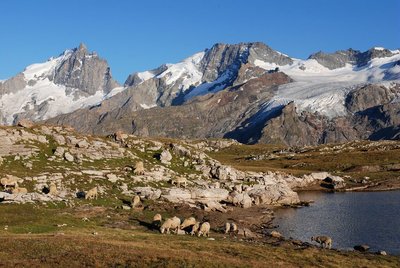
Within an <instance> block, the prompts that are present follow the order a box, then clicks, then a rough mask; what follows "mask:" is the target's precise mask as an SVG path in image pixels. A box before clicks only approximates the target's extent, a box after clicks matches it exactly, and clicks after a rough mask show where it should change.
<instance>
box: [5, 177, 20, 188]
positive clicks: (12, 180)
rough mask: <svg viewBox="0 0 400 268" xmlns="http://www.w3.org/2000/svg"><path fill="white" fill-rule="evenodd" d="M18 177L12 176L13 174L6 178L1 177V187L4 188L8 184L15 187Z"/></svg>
mask: <svg viewBox="0 0 400 268" xmlns="http://www.w3.org/2000/svg"><path fill="white" fill-rule="evenodd" d="M19 180H20V179H19V178H17V177H14V176H12V177H11V176H10V177H8V178H2V179H1V180H0V183H1V185H3V187H4V189H7V187H8V186H12V187H14V188H17V187H18V181H19Z"/></svg>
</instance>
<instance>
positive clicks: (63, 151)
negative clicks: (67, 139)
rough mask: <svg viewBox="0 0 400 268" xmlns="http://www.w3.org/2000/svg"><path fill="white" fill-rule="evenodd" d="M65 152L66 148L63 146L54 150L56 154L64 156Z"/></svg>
mask: <svg viewBox="0 0 400 268" xmlns="http://www.w3.org/2000/svg"><path fill="white" fill-rule="evenodd" d="M64 153H65V149H64V148H63V147H57V148H56V150H55V151H54V156H57V157H62V156H63V155H64Z"/></svg>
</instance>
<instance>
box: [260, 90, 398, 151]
mask: <svg viewBox="0 0 400 268" xmlns="http://www.w3.org/2000/svg"><path fill="white" fill-rule="evenodd" d="M398 96H400V86H399V85H397V86H396V87H393V88H385V87H383V86H377V85H368V86H363V87H361V88H359V89H357V90H355V91H353V92H350V93H349V95H348V96H347V98H346V107H347V109H349V111H350V112H351V113H350V114H349V116H346V117H337V118H334V119H328V118H326V117H324V116H321V115H318V114H315V113H310V112H306V111H303V112H300V113H299V112H297V111H296V107H295V105H294V103H290V104H288V105H287V106H285V108H283V109H282V111H281V113H280V114H279V115H278V116H276V117H275V118H273V119H271V120H269V121H268V122H267V123H266V125H265V127H264V129H263V131H262V136H261V138H260V139H259V140H258V142H260V143H283V144H287V145H291V146H303V145H317V144H321V143H337V142H347V141H351V140H358V139H371V140H381V139H400V128H399V126H400V103H399V102H393V100H395V99H396V98H397V97H398Z"/></svg>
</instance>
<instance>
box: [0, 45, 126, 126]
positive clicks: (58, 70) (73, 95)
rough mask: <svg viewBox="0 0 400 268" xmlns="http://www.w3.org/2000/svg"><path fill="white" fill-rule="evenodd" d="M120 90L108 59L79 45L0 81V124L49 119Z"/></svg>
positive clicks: (92, 103) (100, 99) (90, 103)
mask: <svg viewBox="0 0 400 268" xmlns="http://www.w3.org/2000/svg"><path fill="white" fill-rule="evenodd" d="M119 90H121V87H119V85H118V83H117V82H115V81H114V80H113V79H112V77H111V73H110V69H109V67H108V65H107V62H106V61H105V60H103V59H100V58H99V57H98V56H97V54H96V53H89V52H88V51H87V49H86V47H85V46H84V45H83V44H81V45H80V46H79V47H78V48H75V49H73V50H66V51H65V52H64V53H62V54H61V55H60V56H58V57H56V58H50V59H49V60H48V61H46V62H44V63H37V64H32V65H30V66H28V67H26V68H25V70H24V71H23V72H21V73H20V74H18V75H17V76H15V77H12V78H11V79H8V80H5V81H3V82H0V124H8V125H10V124H14V123H16V122H17V121H18V120H19V119H21V118H29V119H31V120H34V121H38V120H45V119H48V118H52V117H54V116H57V115H59V114H64V113H69V112H73V111H75V110H77V109H80V108H83V107H88V106H91V105H94V104H97V103H99V102H101V101H102V100H103V99H105V98H106V97H109V96H111V95H113V94H114V93H115V92H118V91H119Z"/></svg>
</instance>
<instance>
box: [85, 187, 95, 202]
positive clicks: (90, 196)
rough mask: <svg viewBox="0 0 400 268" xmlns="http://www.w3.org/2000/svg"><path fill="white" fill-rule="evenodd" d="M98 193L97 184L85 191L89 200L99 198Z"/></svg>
mask: <svg viewBox="0 0 400 268" xmlns="http://www.w3.org/2000/svg"><path fill="white" fill-rule="evenodd" d="M97 194H98V192H97V186H96V187H93V188H92V189H90V190H89V191H87V192H86V193H85V199H87V200H89V199H97Z"/></svg>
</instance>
